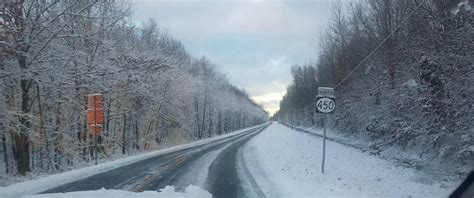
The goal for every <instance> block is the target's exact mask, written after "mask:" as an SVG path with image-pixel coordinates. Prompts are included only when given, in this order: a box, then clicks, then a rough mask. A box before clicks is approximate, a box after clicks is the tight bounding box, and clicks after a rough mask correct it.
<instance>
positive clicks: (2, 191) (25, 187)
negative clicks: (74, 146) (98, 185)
mask: <svg viewBox="0 0 474 198" xmlns="http://www.w3.org/2000/svg"><path fill="white" fill-rule="evenodd" d="M260 126H261V125H258V126H254V127H251V128H246V129H242V130H238V131H234V132H232V133H228V134H225V135H221V136H216V137H212V138H208V139H204V140H199V141H196V142H193V143H189V144H185V145H180V146H175V147H171V148H167V149H162V150H158V151H153V152H149V153H145V154H141V155H137V156H131V157H126V158H123V159H119V160H115V161H110V162H106V163H103V164H99V165H97V166H91V167H85V168H80V169H76V170H72V171H68V172H64V173H59V174H55V175H49V176H44V177H40V178H37V179H33V180H29V181H25V182H21V183H16V184H12V185H9V186H5V187H0V198H6V197H20V196H24V195H32V194H36V193H39V192H42V191H45V190H47V189H51V188H54V187H57V186H59V185H62V184H66V183H70V182H73V181H77V180H80V179H83V178H86V177H90V176H92V175H96V174H99V173H103V172H106V171H109V170H112V169H115V168H118V167H121V166H125V165H128V164H131V163H134V162H137V161H140V160H144V159H147V158H150V157H155V156H158V155H162V154H166V153H170V152H173V151H178V150H182V149H186V148H190V147H194V146H199V145H203V144H209V143H212V142H216V141H218V140H221V139H224V138H227V137H232V136H236V135H239V134H241V133H242V132H245V131H247V130H249V129H253V128H256V127H260ZM209 155H210V156H209V157H208V158H210V159H211V160H210V161H211V162H212V159H213V158H215V157H216V155H217V154H216V152H212V153H210V154H209ZM203 163H204V162H202V163H201V165H202V164H203ZM209 163H210V162H209ZM205 165H206V166H207V167H208V166H209V164H205ZM203 167H205V166H203ZM203 172H204V171H203ZM204 173H206V174H207V172H204ZM200 174H201V173H200ZM201 175H202V174H201ZM202 177H203V176H200V177H196V178H202ZM199 180H203V179H199ZM196 182H197V184H198V185H200V186H202V185H203V183H204V182H203V181H196Z"/></svg>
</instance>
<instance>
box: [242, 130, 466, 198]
mask: <svg viewBox="0 0 474 198" xmlns="http://www.w3.org/2000/svg"><path fill="white" fill-rule="evenodd" d="M321 150H322V139H321V138H319V137H316V136H311V135H309V134H306V133H302V132H297V131H294V130H291V129H290V128H288V127H285V126H283V125H281V124H279V123H276V122H274V123H273V124H272V125H270V126H269V127H268V128H267V129H265V130H264V131H262V132H261V133H260V134H258V135H257V136H255V137H254V138H253V139H251V140H250V141H249V142H248V143H247V144H246V145H245V146H244V148H243V158H244V160H245V161H246V165H247V167H248V168H249V171H250V172H251V174H252V175H253V176H254V177H255V180H256V182H257V184H258V186H259V188H260V189H261V190H262V191H263V193H264V194H265V195H266V196H267V197H300V198H305V197H447V196H448V195H449V194H450V193H451V192H452V191H453V190H454V189H455V188H456V186H457V183H455V182H451V181H439V180H438V179H436V178H434V177H433V176H430V175H426V174H425V173H423V172H420V171H417V170H414V169H411V168H406V167H402V166H400V165H398V164H395V163H392V162H390V161H387V160H383V159H381V158H378V157H377V156H373V155H369V154H368V153H363V152H362V151H360V150H358V149H355V148H352V147H348V146H345V145H342V144H338V143H335V142H332V141H328V142H327V150H326V151H327V153H326V166H325V173H324V174H321V154H322V152H321Z"/></svg>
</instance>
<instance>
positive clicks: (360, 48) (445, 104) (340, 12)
mask: <svg viewBox="0 0 474 198" xmlns="http://www.w3.org/2000/svg"><path fill="white" fill-rule="evenodd" d="M473 22H474V17H473V11H472V3H470V1H459V0H449V1H445V0H424V1H422V0H415V1H412V0H401V1H392V0H362V1H353V2H350V3H347V4H343V3H341V2H340V1H338V2H336V3H334V5H333V8H332V17H331V19H330V21H329V24H330V25H329V27H328V28H327V31H326V33H325V34H324V36H323V37H322V38H321V39H320V43H319V55H318V59H317V60H318V61H317V62H315V63H312V64H308V65H303V66H298V65H297V66H294V67H293V68H292V70H291V73H292V76H293V82H292V83H291V85H290V86H289V87H288V89H287V94H286V95H285V96H284V98H283V100H282V101H281V103H280V110H279V111H278V112H277V113H276V114H275V115H274V117H273V119H276V120H279V121H281V122H284V123H291V124H293V125H300V126H316V127H320V126H321V119H320V118H321V115H318V114H315V113H314V107H311V105H312V103H314V102H315V96H316V94H317V93H316V92H317V87H319V86H325V87H335V91H336V97H337V99H336V104H337V109H336V112H335V113H334V114H332V115H330V117H331V118H333V119H331V120H332V122H331V124H332V127H334V128H335V129H337V130H338V131H341V132H342V133H344V134H345V135H349V136H354V137H356V138H362V139H366V140H368V141H369V142H370V144H369V147H371V148H373V149H384V148H387V147H389V146H397V147H400V148H401V149H403V150H415V151H417V153H419V154H420V155H421V156H427V157H432V158H433V159H437V160H440V161H441V162H442V161H444V162H445V161H446V160H447V159H448V160H453V161H456V162H460V163H461V164H463V165H465V166H464V167H466V166H467V165H469V164H471V165H472V164H473V163H474V161H473V160H474V150H473V149H472V145H474V135H473V131H472V124H474V123H473V119H472V118H473V117H474V108H473V105H472V100H473V99H474V98H473V97H474V89H473V88H472V86H471V85H472V83H473V82H474V81H473V80H474V67H473V62H474V58H473V57H474V54H473V52H474V40H473V39H472V38H474V32H473V28H472V24H474V23H473ZM402 23H403V24H402ZM380 44H382V45H380ZM379 45H380V46H379ZM378 46H379V47H378ZM377 47H378V48H377ZM375 49H377V50H376V51H375V52H374V53H373V54H372V55H371V56H369V55H370V54H371V52H373V51H374V50H375ZM366 57H369V58H368V59H367V60H366V61H365V62H363V61H364V59H365V58H366ZM361 62H363V64H362V65H361V66H360V67H359V68H356V66H357V65H359V64H360V63H361ZM343 80H344V81H343ZM305 107H308V108H305ZM466 170H467V169H466ZM466 170H464V171H466ZM459 171H462V170H459Z"/></svg>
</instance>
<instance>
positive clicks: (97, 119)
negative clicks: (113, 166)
mask: <svg viewBox="0 0 474 198" xmlns="http://www.w3.org/2000/svg"><path fill="white" fill-rule="evenodd" d="M87 103H88V104H87V125H88V128H89V134H90V135H91V136H92V137H93V138H94V140H93V141H94V162H95V165H97V155H98V151H99V145H98V139H99V134H100V133H101V132H102V126H103V123H104V111H103V109H102V94H89V95H88V101H87Z"/></svg>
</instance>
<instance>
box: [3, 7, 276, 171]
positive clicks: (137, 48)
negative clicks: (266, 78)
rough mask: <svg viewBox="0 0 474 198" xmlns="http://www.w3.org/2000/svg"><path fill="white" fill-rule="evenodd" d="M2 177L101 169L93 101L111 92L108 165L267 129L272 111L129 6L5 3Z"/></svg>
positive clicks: (103, 156) (103, 141) (103, 150)
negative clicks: (92, 126)
mask: <svg viewBox="0 0 474 198" xmlns="http://www.w3.org/2000/svg"><path fill="white" fill-rule="evenodd" d="M0 6H1V7H0V138H1V141H0V143H1V147H0V151H1V152H0V153H1V157H2V159H1V161H2V162H3V163H0V165H2V166H4V167H3V168H2V169H3V170H2V172H4V173H5V174H2V175H7V176H8V175H26V174H29V173H40V172H47V173H54V172H62V171H66V170H69V169H72V168H73V167H80V166H85V165H88V164H91V163H92V156H93V151H94V149H93V148H94V144H93V141H92V140H93V138H92V136H91V135H90V133H89V132H88V131H87V126H86V107H87V95H88V94H95V93H100V94H102V95H103V107H104V114H105V119H104V120H105V122H104V127H103V132H102V133H100V135H99V137H98V153H97V154H98V157H99V161H106V160H108V159H113V158H116V157H117V156H122V155H124V156H126V155H133V154H135V153H140V152H146V151H151V150H156V149H159V148H164V147H169V146H172V145H177V144H182V143H186V142H190V141H193V140H198V139H203V138H207V137H211V136H216V135H221V134H224V133H228V132H230V131H233V130H237V129H241V128H245V127H249V126H254V125H257V124H261V123H263V122H265V121H266V120H268V115H267V112H265V111H264V110H263V109H262V107H261V106H260V105H258V104H256V103H255V102H254V101H252V100H251V99H250V98H249V95H248V94H247V93H246V92H245V91H244V90H242V89H239V88H237V87H236V86H234V85H232V84H231V83H230V82H229V81H228V80H227V78H226V77H225V75H224V74H223V73H222V72H220V71H219V68H218V66H217V65H215V64H213V63H212V61H211V60H209V59H208V58H206V57H198V58H196V57H193V56H191V55H190V54H189V53H188V52H187V51H186V49H185V48H184V46H183V44H182V43H180V41H178V40H176V39H174V38H173V37H172V35H170V34H169V33H167V31H166V30H164V29H161V28H160V27H159V25H158V23H157V22H155V21H153V20H149V21H146V22H143V23H142V24H136V23H135V22H134V21H133V19H132V11H131V8H130V7H131V5H130V3H129V2H128V1H97V0H80V1H57V0H43V1H37V0H18V1H2V3H1V4H0Z"/></svg>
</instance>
